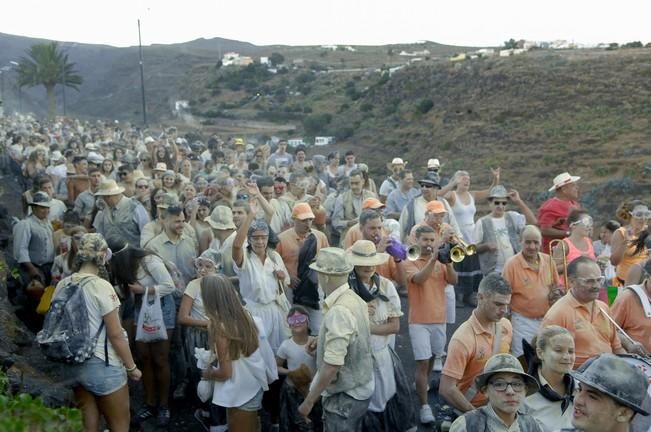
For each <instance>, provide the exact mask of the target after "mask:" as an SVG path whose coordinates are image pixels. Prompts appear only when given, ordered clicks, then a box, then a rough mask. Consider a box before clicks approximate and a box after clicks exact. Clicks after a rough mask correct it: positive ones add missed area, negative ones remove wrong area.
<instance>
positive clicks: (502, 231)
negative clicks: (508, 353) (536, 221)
mask: <svg viewBox="0 0 651 432" xmlns="http://www.w3.org/2000/svg"><path fill="white" fill-rule="evenodd" d="M507 213H509V214H510V215H511V219H512V220H513V223H514V224H515V228H516V229H517V230H518V231H522V229H523V228H524V225H525V223H526V219H525V217H524V215H522V214H520V213H518V212H514V211H508V212H507ZM491 222H492V223H493V230H494V232H495V239H496V242H497V245H496V246H497V250H496V251H494V252H492V253H495V254H497V262H496V263H495V271H496V272H498V273H502V269H504V263H505V262H506V260H508V259H509V258H511V257H512V256H513V255H515V251H514V250H513V246H512V245H511V240H510V239H509V231H508V230H507V228H506V217H501V218H494V217H491ZM475 240H476V241H477V243H483V242H484V229H483V224H482V223H481V222H479V223H477V224H476V225H475Z"/></svg>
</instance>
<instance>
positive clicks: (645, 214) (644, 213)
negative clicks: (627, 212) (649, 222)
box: [631, 210, 651, 219]
mask: <svg viewBox="0 0 651 432" xmlns="http://www.w3.org/2000/svg"><path fill="white" fill-rule="evenodd" d="M631 216H633V217H634V218H635V219H651V211H649V210H635V211H634V212H632V213H631Z"/></svg>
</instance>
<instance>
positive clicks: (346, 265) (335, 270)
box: [310, 247, 353, 275]
mask: <svg viewBox="0 0 651 432" xmlns="http://www.w3.org/2000/svg"><path fill="white" fill-rule="evenodd" d="M310 268H311V269H312V270H314V271H316V272H319V273H323V274H329V275H345V274H348V273H350V272H351V271H353V265H352V264H351V263H350V262H349V261H348V256H347V254H346V252H345V251H344V250H343V249H340V248H336V247H327V248H323V249H320V250H319V253H318V254H317V256H316V261H315V262H313V263H312V264H310Z"/></svg>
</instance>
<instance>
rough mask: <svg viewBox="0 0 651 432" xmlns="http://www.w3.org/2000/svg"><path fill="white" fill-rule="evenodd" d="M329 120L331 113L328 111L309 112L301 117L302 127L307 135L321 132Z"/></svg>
mask: <svg viewBox="0 0 651 432" xmlns="http://www.w3.org/2000/svg"><path fill="white" fill-rule="evenodd" d="M331 120H332V115H331V114H328V113H325V114H310V115H308V116H306V117H305V119H303V129H305V133H306V134H308V135H319V134H321V133H323V131H324V130H325V127H326V126H328V124H329V123H330V121H331Z"/></svg>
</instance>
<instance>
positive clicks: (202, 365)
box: [194, 347, 215, 402]
mask: <svg viewBox="0 0 651 432" xmlns="http://www.w3.org/2000/svg"><path fill="white" fill-rule="evenodd" d="M194 356H195V357H196V358H197V368H198V369H201V370H204V369H206V368H208V367H210V363H211V362H212V361H213V360H214V359H215V356H214V355H213V353H212V352H210V351H208V350H207V349H205V348H197V347H195V348H194ZM214 388H215V382H214V381H208V380H205V379H201V381H199V383H198V384H197V396H198V397H199V400H201V402H207V401H208V399H211V398H212V395H213V392H214Z"/></svg>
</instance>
